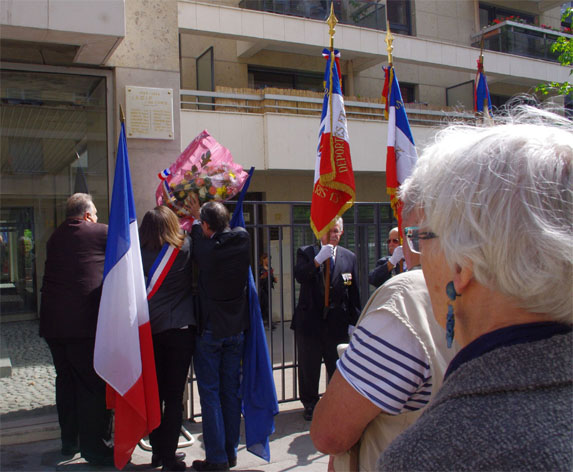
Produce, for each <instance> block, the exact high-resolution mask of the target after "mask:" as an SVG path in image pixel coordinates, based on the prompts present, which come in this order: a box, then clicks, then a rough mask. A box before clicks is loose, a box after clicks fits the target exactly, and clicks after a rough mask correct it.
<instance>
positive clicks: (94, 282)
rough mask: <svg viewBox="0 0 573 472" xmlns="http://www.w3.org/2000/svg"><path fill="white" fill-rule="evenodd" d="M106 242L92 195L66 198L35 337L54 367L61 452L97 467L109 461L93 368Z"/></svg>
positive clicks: (99, 383) (106, 424)
mask: <svg viewBox="0 0 573 472" xmlns="http://www.w3.org/2000/svg"><path fill="white" fill-rule="evenodd" d="M106 241H107V225H104V224H100V223H98V222H97V210H96V207H95V205H94V203H93V201H92V198H91V196H90V195H88V194H85V193H76V194H74V195H72V196H71V197H70V198H68V201H67V203H66V220H65V221H64V222H63V223H62V224H61V225H60V226H59V227H58V228H57V229H56V231H54V233H53V234H52V236H51V237H50V239H49V240H48V243H47V251H46V266H45V269H44V280H43V286H42V299H41V307H40V336H42V337H44V338H45V339H46V342H47V343H48V346H49V347H50V351H51V353H52V358H53V360H54V366H55V368H56V406H57V409H58V419H59V422H60V429H61V438H62V454H63V455H73V454H75V453H76V452H78V451H80V452H81V455H82V457H83V458H84V459H86V460H87V461H88V462H91V463H93V464H99V465H108V464H109V465H112V464H113V449H112V448H111V447H108V445H107V444H106V441H108V440H109V439H110V435H111V414H110V412H109V411H108V410H106V405H105V383H104V381H103V380H102V379H101V378H100V377H99V376H98V375H97V374H96V372H95V370H94V368H93V355H94V344H95V334H96V326H97V317H98V310H99V302H100V296H101V289H102V281H103V267H104V261H105V245H106Z"/></svg>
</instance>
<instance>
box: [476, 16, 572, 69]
mask: <svg viewBox="0 0 573 472" xmlns="http://www.w3.org/2000/svg"><path fill="white" fill-rule="evenodd" d="M482 37H483V40H484V49H486V50H488V51H496V52H502V53H506V54H515V55H517V56H523V57H529V58H532V59H541V60H544V61H552V62H557V56H558V54H556V53H554V52H552V51H551V46H552V45H553V44H554V43H555V42H556V41H557V39H558V38H559V37H564V38H568V39H573V35H571V34H566V33H562V32H559V31H554V30H551V29H547V28H540V27H537V26H532V25H528V24H524V23H519V22H515V21H502V22H501V23H499V24H497V25H493V26H490V27H488V28H485V29H484V30H483V31H482V32H480V33H479V34H476V35H473V36H472V42H473V46H475V47H479V46H480V42H481V39H482Z"/></svg>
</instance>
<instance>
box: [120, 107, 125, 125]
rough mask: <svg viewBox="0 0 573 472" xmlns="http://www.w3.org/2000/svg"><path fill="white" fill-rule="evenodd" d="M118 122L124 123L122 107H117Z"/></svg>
mask: <svg viewBox="0 0 573 472" xmlns="http://www.w3.org/2000/svg"><path fill="white" fill-rule="evenodd" d="M119 121H121V122H122V123H125V114H124V113H123V107H122V106H121V105H120V106H119Z"/></svg>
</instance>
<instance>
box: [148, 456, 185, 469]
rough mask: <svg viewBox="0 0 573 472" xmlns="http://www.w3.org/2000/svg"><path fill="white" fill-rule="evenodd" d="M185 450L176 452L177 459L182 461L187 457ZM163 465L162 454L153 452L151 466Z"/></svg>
mask: <svg viewBox="0 0 573 472" xmlns="http://www.w3.org/2000/svg"><path fill="white" fill-rule="evenodd" d="M185 455H186V454H185V453H184V452H176V453H175V461H182V460H184V459H185ZM162 465H163V460H161V456H160V455H159V454H152V455H151V467H153V468H156V467H161V466H162Z"/></svg>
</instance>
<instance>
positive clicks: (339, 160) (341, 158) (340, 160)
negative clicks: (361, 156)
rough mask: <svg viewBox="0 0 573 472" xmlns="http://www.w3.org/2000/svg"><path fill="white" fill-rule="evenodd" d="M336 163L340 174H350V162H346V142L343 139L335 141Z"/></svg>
mask: <svg viewBox="0 0 573 472" xmlns="http://www.w3.org/2000/svg"><path fill="white" fill-rule="evenodd" d="M334 162H335V164H336V171H337V172H338V173H339V174H343V173H344V172H348V162H346V156H345V153H344V141H343V140H342V139H336V140H335V141H334Z"/></svg>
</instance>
